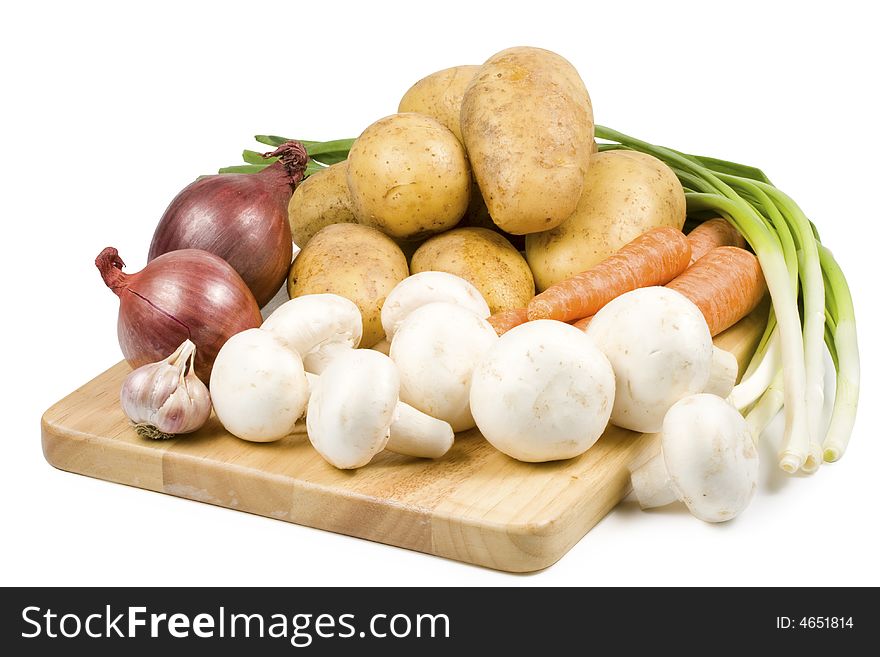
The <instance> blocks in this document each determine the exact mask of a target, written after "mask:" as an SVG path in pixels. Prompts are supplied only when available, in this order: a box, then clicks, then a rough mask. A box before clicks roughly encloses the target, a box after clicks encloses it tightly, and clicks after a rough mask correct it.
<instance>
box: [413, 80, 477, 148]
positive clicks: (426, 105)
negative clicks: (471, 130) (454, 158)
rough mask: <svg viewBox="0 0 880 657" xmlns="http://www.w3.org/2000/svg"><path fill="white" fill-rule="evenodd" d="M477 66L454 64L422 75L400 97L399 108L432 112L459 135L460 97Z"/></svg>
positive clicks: (425, 112)
mask: <svg viewBox="0 0 880 657" xmlns="http://www.w3.org/2000/svg"><path fill="white" fill-rule="evenodd" d="M479 69H480V67H479V66H453V67H452V68H445V69H443V70H442V71H437V72H436V73H432V74H431V75H429V76H428V77H426V78H422V79H421V80H419V81H418V82H416V83H415V84H414V85H413V86H411V87H410V88H409V91H407V92H406V93H405V94H404V95H403V98H401V99H400V105H399V107H398V108H397V111H398V112H418V113H419V114H426V115H428V116H432V117H434V118H435V119H437V120H438V121H440V123H442V124H443V125H445V126H446V127H447V128H449V129H450V130H451V131H452V134H454V135H455V136H456V138H457V139H458V141H462V138H461V122H460V117H461V99H462V97H463V96H464V90H465V87H467V85H468V83H469V82H470V81H471V78H473V77H474V74H475V73H476V72H477V71H478V70H479Z"/></svg>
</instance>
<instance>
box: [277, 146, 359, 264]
mask: <svg viewBox="0 0 880 657" xmlns="http://www.w3.org/2000/svg"><path fill="white" fill-rule="evenodd" d="M347 173H348V162H347V161H342V162H338V163H336V164H334V165H332V166H329V167H327V168H326V169H323V170H321V171H318V172H317V173H313V174H312V175H310V176H309V177H308V178H306V179H305V180H303V181H302V182H301V183H300V184H299V186H298V187H297V188H296V190H295V191H294V192H293V196H291V197H290V203H288V204H287V216H288V219H289V220H290V234H291V237H292V238H293V243H294V244H296V245H297V246H298V247H300V248H302V247H304V246H305V245H306V244H308V243H309V240H311V239H312V237H314V235H315V233H317V232H318V231H319V230H321V229H322V228H324V227H325V226H330V225H331V224H353V223H356V222H357V218H355V216H354V210H352V207H351V194H349V192H348V180H347Z"/></svg>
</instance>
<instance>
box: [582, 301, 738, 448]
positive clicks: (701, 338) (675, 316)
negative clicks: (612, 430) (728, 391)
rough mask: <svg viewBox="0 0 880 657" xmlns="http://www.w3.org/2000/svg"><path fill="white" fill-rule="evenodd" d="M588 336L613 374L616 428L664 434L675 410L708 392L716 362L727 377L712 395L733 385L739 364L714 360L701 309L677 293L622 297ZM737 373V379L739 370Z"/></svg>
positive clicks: (597, 319)
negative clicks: (668, 413) (665, 418)
mask: <svg viewBox="0 0 880 657" xmlns="http://www.w3.org/2000/svg"><path fill="white" fill-rule="evenodd" d="M586 332H587V335H589V336H590V337H591V338H593V339H594V340H595V342H596V345H597V346H598V347H599V349H601V350H602V351H603V352H604V353H605V355H606V356H607V357H608V360H609V361H611V366H612V367H613V368H614V375H615V378H616V380H617V388H616V394H615V397H614V408H613V410H612V411H611V422H612V423H613V424H616V425H617V426H620V427H624V428H626V429H632V430H634V431H642V432H648V433H654V432H657V431H660V427H661V425H662V423H663V416H664V415H665V414H666V411H668V410H669V407H670V406H672V405H673V404H674V403H675V402H677V401H678V400H679V399H681V398H682V397H685V396H687V395H691V394H695V393H699V392H703V391H705V390H706V388H707V386H708V385H709V382H710V378H711V376H712V366H713V362H714V363H716V364H717V365H718V366H723V367H724V368H725V372H726V374H719V376H718V377H717V378H716V379H714V380H713V390H718V391H724V389H725V388H727V387H728V386H730V385H731V384H732V381H730V376H731V367H730V366H731V362H733V365H734V366H735V359H734V358H733V356H732V355H726V356H725V355H724V354H718V355H717V357H716V356H715V354H714V353H713V352H714V350H715V349H716V348H715V347H714V346H713V344H712V336H711V335H710V334H709V327H708V325H707V324H706V320H705V319H704V317H703V315H702V313H701V312H700V309H699V308H697V306H695V305H694V304H693V303H692V302H691V301H690V300H689V299H687V298H686V297H684V296H683V295H682V294H680V293H679V292H676V291H675V290H670V289H668V288H665V287H645V288H641V289H638V290H633V291H632V292H627V293H625V294H622V295H621V296H619V297H617V298H616V299H614V300H613V301H611V302H610V303H608V304H607V305H606V306H605V307H604V308H602V309H601V310H600V311H599V312H598V313H596V315H595V316H594V317H593V319H592V321H591V322H590V324H589V325H588V326H587V329H586ZM719 351H721V350H719ZM732 372H733V377H734V378H735V376H736V374H735V372H736V370H735V367H734V369H733V370H732Z"/></svg>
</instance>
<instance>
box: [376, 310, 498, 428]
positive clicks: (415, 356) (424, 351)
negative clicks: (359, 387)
mask: <svg viewBox="0 0 880 657" xmlns="http://www.w3.org/2000/svg"><path fill="white" fill-rule="evenodd" d="M496 340H498V336H497V335H496V333H495V329H493V328H492V326H491V325H490V324H489V322H487V321H486V320H485V319H483V318H482V317H479V316H478V315H477V314H475V313H474V312H472V311H470V310H468V309H467V308H464V307H462V306H459V305H457V304H453V303H447V302H434V303H429V304H426V305H424V306H421V307H420V308H417V309H416V310H414V311H413V312H411V313H410V314H409V315H408V316H407V318H406V319H405V320H404V321H403V323H401V325H400V326H399V327H398V329H397V331H396V332H395V334H394V339H393V340H392V341H391V352H390V354H391V358H392V359H393V360H394V362H395V363H396V364H397V368H398V370H399V372H400V398H401V399H402V400H403V401H405V402H406V403H407V404H411V405H412V406H414V407H415V408H417V409H418V410H420V411H422V412H423V413H427V414H428V415H430V416H431V417H435V418H438V419H440V420H444V421H446V422H448V423H449V424H450V425H451V426H452V429H453V430H454V431H464V430H466V429H471V428H473V426H474V418H473V416H472V415H471V411H470V386H471V375H472V374H473V370H474V367H475V365H476V363H477V362H478V361H479V359H480V358H481V357H482V356H483V355H484V354H485V353H486V351H488V350H489V348H490V347H491V346H492V345H493V344H495V342H496Z"/></svg>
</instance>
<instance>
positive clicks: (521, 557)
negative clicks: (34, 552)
mask: <svg viewBox="0 0 880 657" xmlns="http://www.w3.org/2000/svg"><path fill="white" fill-rule="evenodd" d="M59 403H60V402H59ZM56 405H57V404H56ZM53 408H54V405H53V407H51V408H50V409H48V410H47V411H46V413H44V415H43V417H42V418H41V445H42V451H43V456H44V458H45V459H46V462H47V463H49V465H51V466H52V467H54V468H56V469H58V470H61V471H63V472H69V473H72V474H77V475H81V476H85V477H90V478H93V479H98V480H101V481H109V482H111V483H115V484H120V485H126V486H133V487H135V488H140V489H142V490H148V491H152V492H154V493H160V494H164V495H170V496H172V497H178V498H181V499H187V500H190V501H194V502H202V503H206V504H211V505H212V506H218V507H221V508H225V509H229V510H231V511H240V512H245V513H250V514H253V515H257V516H261V517H264V518H269V519H272V520H282V521H284V522H289V523H292V524H297V525H301V526H305V527H310V528H313V529H318V530H323V531H331V532H334V533H336V534H342V535H345V536H351V537H353V538H357V539H361V540H368V541H373V542H377V543H382V544H385V545H393V546H394V547H398V548H401V549H406V550H413V551H416V552H422V553H425V554H431V555H435V556H439V557H443V558H447V559H452V560H455V561H464V562H466V563H471V564H473V565H477V566H481V567H486V568H491V569H494V570H501V571H505V572H510V573H530V572H536V571H539V570H543V569H545V568H548V567H549V566H552V565H553V564H554V563H556V562H557V561H559V560H560V559H561V558H562V557H563V556H565V554H566V553H567V552H568V551H569V550H570V549H571V548H572V547H573V546H574V545H576V544H577V543H578V542H579V541H580V539H581V538H583V537H584V536H585V535H586V533H587V532H588V531H589V530H590V529H592V527H594V526H595V525H596V524H597V523H598V522H599V521H600V520H601V518H602V517H603V516H604V515H605V513H607V511H608V510H610V509H611V508H613V507H614V506H615V505H616V503H617V502H614V503H612V504H610V505H608V507H609V508H608V509H607V510H605V511H604V512H603V511H602V510H599V511H597V512H596V513H595V514H590V515H591V516H592V517H589V518H588V519H587V520H586V521H579V522H569V520H570V518H572V517H575V518H576V519H577V520H579V518H577V516H579V515H580V512H581V511H582V510H583V509H582V508H581V506H582V505H577V506H570V507H567V508H566V509H565V510H564V512H563V513H560V514H558V515H557V516H555V517H552V518H548V519H547V520H546V521H542V522H538V523H535V522H521V523H508V524H503V523H491V522H484V521H477V520H474V519H473V518H461V517H455V516H454V515H453V514H450V513H442V514H434V513H432V511H431V510H429V509H418V508H415V507H409V506H403V505H399V506H394V507H393V513H394V514H395V515H397V516H401V519H404V518H405V519H406V520H407V521H409V522H411V523H415V524H421V523H427V524H428V525H429V527H428V531H427V532H426V539H425V540H421V541H420V540H414V541H403V540H397V541H394V542H389V541H388V536H387V535H386V534H384V533H383V531H382V530H381V529H379V530H377V529H376V528H374V527H372V526H371V525H369V524H365V525H356V524H351V523H344V522H342V523H336V522H314V521H311V522H310V521H306V520H305V519H304V518H302V517H299V516H298V515H297V514H296V512H295V509H291V511H292V513H291V517H287V518H285V517H279V516H278V515H273V514H272V513H266V512H262V511H260V510H259V509H257V508H250V507H241V506H234V505H232V504H229V503H228V502H224V501H222V500H218V499H206V498H205V497H202V496H198V495H195V494H186V493H185V492H184V491H185V490H187V489H185V488H182V487H179V486H178V487H176V488H174V489H168V488H167V487H166V485H165V483H166V482H165V480H164V464H163V462H164V460H165V458H166V456H171V457H174V458H186V456H185V455H180V454H174V453H173V452H169V453H168V454H167V455H166V454H165V453H164V452H162V451H159V452H157V451H156V450H155V446H153V445H144V446H143V447H137V446H133V445H127V444H119V443H118V442H116V441H113V439H112V438H106V437H100V436H99V437H95V436H90V435H88V434H82V433H79V432H75V431H69V430H66V429H64V428H63V427H62V426H60V425H58V424H56V423H55V422H53V420H52V411H53ZM108 447H112V450H113V452H114V453H115V454H116V455H117V456H119V457H120V459H119V460H120V461H126V460H129V459H132V460H134V461H136V462H137V463H138V466H137V470H139V473H137V474H136V473H135V469H132V468H127V467H126V468H119V467H114V466H113V464H107V463H105V462H104V460H103V459H97V458H89V456H90V454H91V455H94V454H97V453H102V456H105V455H106V454H107V452H108V451H109V450H107V449H106V448H108ZM145 463H152V465H153V467H152V468H150V469H148V470H145V469H144V464H145ZM89 464H91V466H90V465H89ZM97 464H103V467H96V466H97ZM203 467H205V468H206V469H208V470H210V469H211V467H212V466H211V465H210V464H205V465H204V466H203ZM266 478H267V479H269V478H274V475H266ZM291 486H292V487H293V488H294V489H297V488H303V485H302V484H301V483H300V482H295V481H292V482H291ZM315 488H319V487H318V486H315ZM189 490H190V491H195V490H196V488H195V487H193V488H191V489H189ZM328 493H329V495H331V496H332V498H333V499H334V500H336V501H338V502H341V503H342V504H346V503H349V504H351V506H352V509H353V510H354V507H355V506H358V505H362V504H364V503H365V502H367V503H371V504H374V505H376V506H377V507H378V506H387V503H383V502H381V501H379V500H370V499H369V498H367V497H366V496H359V495H356V494H354V493H347V494H344V495H342V494H339V493H337V492H332V491H328ZM625 495H626V492H625V491H624V492H623V494H622V495H621V496H620V499H622V498H623V497H624V496H625ZM617 501H619V500H617ZM385 511H386V512H387V508H386V509H385ZM343 515H344V514H343ZM450 532H455V533H459V534H461V535H462V536H464V537H465V538H464V539H463V541H448V540H443V539H442V538H441V537H442V536H447V535H449V533H450ZM475 538H476V539H477V540H474V539H475ZM383 539H384V540H383ZM462 542H464V543H468V545H467V546H466V547H465V548H464V551H465V552H466V554H463V547H462Z"/></svg>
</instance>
